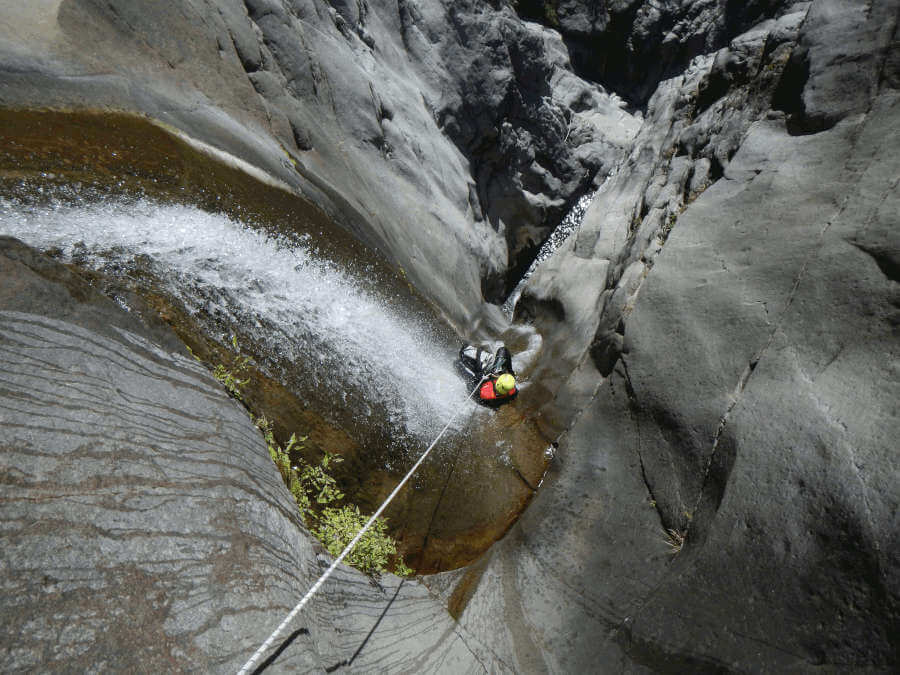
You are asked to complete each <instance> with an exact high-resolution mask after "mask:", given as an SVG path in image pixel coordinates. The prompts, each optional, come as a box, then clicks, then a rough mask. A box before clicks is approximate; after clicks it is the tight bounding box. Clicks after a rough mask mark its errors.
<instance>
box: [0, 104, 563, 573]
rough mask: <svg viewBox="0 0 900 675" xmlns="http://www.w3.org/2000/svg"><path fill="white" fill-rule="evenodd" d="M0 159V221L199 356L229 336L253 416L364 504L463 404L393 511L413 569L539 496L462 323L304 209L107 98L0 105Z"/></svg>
mask: <svg viewBox="0 0 900 675" xmlns="http://www.w3.org/2000/svg"><path fill="white" fill-rule="evenodd" d="M0 167H2V168H3V171H0V234H2V235H9V236H13V237H16V238H18V239H21V240H22V241H24V242H25V243H27V244H29V245H31V246H33V247H35V248H37V249H39V250H42V251H44V252H47V253H48V254H49V255H51V256H52V257H55V258H56V259H57V260H60V261H61V262H63V263H67V264H71V265H73V266H74V267H75V268H76V269H77V270H78V271H79V272H81V273H82V274H85V275H86V276H87V277H88V278H90V279H92V281H93V283H95V285H97V287H98V288H99V289H101V290H102V291H104V292H105V293H107V294H108V295H109V296H110V297H112V298H113V299H115V300H116V301H117V302H118V303H119V304H120V305H121V306H122V307H123V308H124V309H125V310H127V311H132V312H136V313H137V314H141V315H143V313H144V312H147V311H149V312H150V313H152V315H153V316H154V318H156V319H157V320H158V318H162V319H163V320H164V321H167V322H168V323H170V324H171V325H172V326H173V327H174V328H175V330H176V331H177V332H178V333H179V335H180V336H181V337H182V339H184V340H185V341H186V342H187V343H188V344H190V343H191V340H194V341H195V344H196V345H198V346H203V345H206V350H207V357H208V358H207V360H208V361H210V362H211V363H210V365H213V363H212V360H213V358H216V355H217V354H218V356H219V357H221V355H222V354H223V353H224V352H223V350H224V349H225V347H224V346H227V345H229V344H230V342H231V336H232V335H237V336H238V343H239V345H240V348H241V351H242V352H244V353H247V354H249V355H251V356H252V357H253V359H254V361H255V363H256V365H257V366H258V367H259V369H260V370H261V371H262V374H263V375H264V376H265V377H264V378H263V379H261V380H260V382H259V386H260V387H261V389H260V390H259V392H261V393H259V392H258V393H259V396H260V397H261V398H260V400H259V401H258V402H259V403H260V404H264V405H266V406H268V405H270V404H271V405H272V406H275V408H276V409H275V410H271V409H269V408H266V409H262V410H256V412H257V414H266V415H269V416H274V419H275V422H276V426H277V425H278V424H279V423H280V424H281V427H282V431H283V432H285V433H287V434H289V433H290V432H291V431H297V432H298V433H299V434H304V435H306V434H308V435H309V440H308V442H307V447H306V448H305V449H304V452H307V453H312V455H311V456H310V457H309V459H311V460H313V461H316V459H317V455H316V454H315V453H320V452H324V451H329V452H335V453H337V454H340V455H341V456H342V457H343V459H344V462H343V463H342V464H340V465H338V466H339V467H341V468H340V469H338V470H337V471H338V479H339V480H341V481H342V486H341V487H342V489H343V490H344V491H345V492H346V493H347V496H348V499H349V500H351V501H353V502H355V503H357V504H359V505H360V507H361V508H362V509H363V510H365V511H368V512H371V511H373V510H374V509H375V507H377V506H378V505H379V504H380V503H381V501H382V500H383V499H384V497H385V496H386V495H387V494H388V493H389V492H390V490H391V489H392V488H393V486H394V485H396V483H397V481H398V480H399V478H400V477H401V476H402V475H403V474H404V473H405V472H406V470H407V469H408V468H409V466H410V465H411V464H412V462H413V461H414V460H415V458H417V457H418V456H419V454H420V453H421V452H422V451H423V450H424V449H425V447H427V445H428V443H430V442H431V440H433V439H434V437H435V436H436V435H437V434H438V432H439V431H440V430H441V429H442V428H443V426H444V425H445V424H446V423H447V422H448V421H449V420H450V419H451V418H454V416H455V415H457V413H460V414H459V415H458V416H456V417H455V422H454V424H453V426H452V427H451V429H450V431H449V432H448V434H447V435H445V437H444V438H443V439H442V441H441V447H440V448H438V449H437V450H438V451H437V452H435V453H434V454H433V455H432V456H431V457H429V459H428V461H427V462H425V463H424V464H423V466H422V467H421V468H420V469H419V471H418V472H417V475H416V476H415V478H414V480H413V481H412V482H411V483H410V484H409V486H408V487H407V488H406V489H405V490H404V491H403V492H402V493H401V495H400V496H398V498H397V499H396V500H395V502H394V503H392V505H391V508H390V509H389V510H388V511H387V512H386V513H387V516H388V520H389V523H390V526H391V530H392V533H393V534H394V535H395V536H396V537H398V538H399V540H400V544H401V550H402V551H403V553H404V555H405V556H407V561H408V562H411V563H412V565H413V566H414V567H415V568H416V569H417V570H418V571H420V572H426V573H427V572H436V571H441V570H445V569H453V568H455V567H459V566H460V565H463V564H466V563H468V562H471V561H472V560H474V559H475V558H477V557H478V556H479V555H480V554H481V553H483V552H484V550H485V549H486V548H488V547H489V546H490V545H491V544H492V543H493V542H494V541H496V540H497V539H498V538H499V537H500V536H502V534H503V533H504V532H505V531H506V530H507V529H508V528H509V526H510V525H511V524H512V522H513V521H514V520H515V519H516V518H517V517H518V514H519V513H520V512H521V510H522V509H523V508H524V507H525V505H526V504H527V503H528V501H529V500H530V499H531V497H532V495H533V494H534V490H535V486H536V485H537V484H538V482H539V481H540V479H541V476H542V475H543V473H544V471H545V469H546V466H547V461H548V458H547V457H546V456H545V454H544V450H545V448H546V445H547V443H546V441H545V440H544V439H543V438H542V437H541V436H540V434H539V433H538V432H537V429H536V426H535V423H534V421H533V419H532V418H527V417H526V416H525V408H524V407H523V406H520V405H519V402H517V404H515V405H513V406H506V407H505V408H504V409H501V410H499V411H490V410H486V409H484V408H482V407H480V406H477V405H476V404H475V403H473V402H472V401H469V400H468V399H467V396H468V393H469V392H468V391H466V383H465V382H464V381H463V380H462V379H461V378H460V377H459V375H458V374H457V372H456V371H455V369H454V365H453V362H454V359H455V357H456V352H457V349H458V347H459V342H458V338H457V336H456V335H455V333H454V332H453V331H452V330H451V329H450V327H449V326H448V325H447V324H446V323H445V322H444V321H443V320H442V319H441V317H440V315H439V313H438V312H437V311H435V310H434V308H432V307H431V306H430V305H429V304H428V303H427V302H425V301H424V300H423V299H422V298H421V296H419V295H418V294H417V293H416V292H415V290H414V289H412V288H410V287H409V286H408V284H407V283H406V281H405V279H404V278H403V276H402V275H401V274H398V273H397V271H396V270H395V269H393V268H392V267H391V266H390V265H388V264H387V262H386V261H385V260H383V259H382V258H381V257H379V256H378V254H377V253H376V252H374V251H371V250H369V249H367V248H366V247H365V246H363V245H362V244H360V242H359V241H357V240H355V239H354V238H353V237H352V236H350V235H349V233H348V232H346V231H345V230H343V229H342V228H340V227H338V226H337V224H336V223H335V222H334V221H333V220H331V219H330V218H329V217H328V216H327V215H326V214H324V212H323V211H322V210H321V209H319V208H318V207H317V206H316V205H314V204H311V203H309V202H308V201H305V200H304V199H303V198H302V197H299V196H297V195H296V194H292V193H291V192H289V191H286V190H282V189H280V188H276V187H275V186H273V185H270V184H267V183H265V182H260V181H259V180H258V179H257V178H255V177H253V176H250V175H248V174H246V173H244V172H243V171H241V170H240V169H239V167H236V166H232V165H228V164H227V163H225V164H223V163H222V162H221V161H220V159H219V158H212V157H210V156H208V155H205V154H204V153H202V152H200V151H199V150H197V149H196V148H195V147H194V146H192V145H191V144H190V143H186V142H184V141H183V139H180V138H179V137H176V136H173V135H171V134H169V133H168V132H167V131H166V130H164V129H161V128H159V127H157V126H155V125H153V124H152V123H149V122H148V121H146V120H144V119H141V118H135V117H129V116H127V115H121V114H115V113H113V114H94V113H60V112H52V111H42V112H28V111H24V112H15V111H0ZM210 341H211V343H212V344H214V345H215V346H214V347H211V346H210ZM511 346H512V347H513V349H514V351H516V350H518V354H519V355H520V358H521V355H522V354H524V353H525V352H526V351H527V350H528V349H531V351H533V350H534V349H535V347H534V346H533V345H531V346H530V347H529V346H528V345H526V344H524V343H523V344H522V345H519V346H514V345H511ZM217 350H219V351H217ZM523 350H524V351H523ZM514 358H515V357H514ZM519 365H520V366H521V362H520V364H519ZM250 393H251V394H252V393H253V392H252V391H251V392H250ZM520 398H521V397H520ZM304 456H306V455H304ZM410 556H411V557H410Z"/></svg>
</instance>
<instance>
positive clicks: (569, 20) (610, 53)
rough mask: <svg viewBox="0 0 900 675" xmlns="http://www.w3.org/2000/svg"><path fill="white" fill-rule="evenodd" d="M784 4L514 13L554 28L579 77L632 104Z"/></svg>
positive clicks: (550, 5)
mask: <svg viewBox="0 0 900 675" xmlns="http://www.w3.org/2000/svg"><path fill="white" fill-rule="evenodd" d="M790 4H791V3H790V2H784V1H783V0H749V1H746V0H742V1H740V2H738V1H736V0H694V1H693V2H672V1H669V2H658V1H652V2H648V1H644V0H608V1H607V0H601V1H599V2H597V1H596V0H547V1H545V0H520V2H519V3H518V10H519V12H520V13H521V14H522V15H523V16H525V17H528V18H530V19H532V20H534V21H540V22H542V23H546V24H548V25H551V26H553V27H554V28H557V29H558V30H559V31H560V33H562V36H563V39H564V40H565V42H566V44H567V46H568V47H569V49H570V50H571V53H572V61H573V64H574V65H575V68H576V71H577V72H578V73H579V74H580V75H582V76H583V77H586V78H587V79H589V80H593V81H599V82H602V83H603V84H604V85H605V86H608V87H609V88H610V89H612V90H613V91H616V92H618V93H619V94H621V95H622V96H624V97H626V98H627V99H628V100H629V101H631V102H633V103H634V104H636V105H643V104H645V103H646V102H647V100H648V99H649V98H650V96H651V95H652V94H653V92H654V91H655V90H656V87H657V85H658V84H659V83H660V81H662V80H663V79H668V78H670V77H672V76H673V75H677V74H679V73H681V72H682V71H683V70H684V69H685V68H686V67H687V65H688V64H689V63H690V61H691V60H692V59H693V58H694V57H695V56H697V55H699V54H708V53H711V52H714V51H716V50H717V49H720V48H722V47H724V46H726V45H727V44H728V43H729V41H730V40H732V39H733V38H734V37H736V36H737V35H739V34H741V33H743V32H744V31H746V30H747V29H749V28H750V27H752V26H753V25H754V24H757V23H759V22H760V21H762V20H764V19H768V18H773V17H776V16H779V15H780V14H781V13H783V12H784V9H785V7H787V6H789V5H790Z"/></svg>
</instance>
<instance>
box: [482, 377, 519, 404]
mask: <svg viewBox="0 0 900 675" xmlns="http://www.w3.org/2000/svg"><path fill="white" fill-rule="evenodd" d="M495 381H496V380H494V379H493V378H492V379H489V380H488V381H487V382H485V383H484V384H482V385H481V389H479V390H478V398H480V399H481V400H482V402H484V403H503V402H505V401H509V400H510V399H512V398H514V397H515V395H516V394H518V393H519V392H518V390H517V389H516V388H515V387H513V388H512V389H510V390H509V391H508V392H507V393H506V394H499V393H497V390H496V389H494V382H495Z"/></svg>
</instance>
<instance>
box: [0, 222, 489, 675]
mask: <svg viewBox="0 0 900 675" xmlns="http://www.w3.org/2000/svg"><path fill="white" fill-rule="evenodd" d="M0 247H2V248H0V250H2V251H3V254H4V255H0V458H2V459H0V523H2V530H0V578H2V580H3V581H2V592H0V614H2V616H3V617H4V621H3V627H2V632H0V668H2V670H3V671H4V672H12V671H20V670H32V669H34V670H40V671H42V672H48V671H50V672H53V671H88V670H115V671H123V672H139V671H140V672H179V671H204V672H234V671H236V670H237V669H238V668H239V667H240V666H241V665H242V664H243V663H244V661H245V660H246V659H247V658H248V657H249V656H250V654H251V653H252V652H253V651H254V650H255V649H256V648H257V647H258V646H259V644H261V643H262V642H263V640H264V639H265V638H266V637H268V635H269V633H270V632H271V631H272V630H273V629H274V628H275V626H277V625H278V624H279V623H280V622H281V620H282V619H283V618H284V616H285V615H286V614H287V613H288V612H289V611H290V609H291V608H292V607H293V606H294V604H295V603H296V602H297V600H298V599H299V598H300V596H301V595H302V594H303V593H304V592H305V591H306V589H307V588H308V587H309V586H310V585H311V583H312V581H314V579H315V578H316V576H318V574H319V573H320V571H321V570H322V569H324V566H326V565H327V564H328V562H329V561H328V559H327V556H325V555H322V554H319V555H317V550H321V549H320V547H318V545H317V544H316V543H314V541H313V540H311V539H310V538H309V535H308V534H307V533H306V532H305V530H304V529H303V527H302V525H301V524H300V522H299V517H298V512H297V510H296V507H295V505H294V503H293V500H292V499H291V497H290V495H289V494H288V493H287V491H286V489H285V488H284V486H283V484H282V482H281V478H280V476H279V474H278V472H277V470H276V469H275V467H274V466H273V464H272V462H271V460H270V459H269V456H268V452H267V451H266V448H265V445H264V443H263V441H262V439H261V437H260V435H259V433H258V432H257V431H256V429H255V428H254V427H253V425H252V424H251V423H250V420H249V419H248V417H247V414H246V412H245V411H244V410H243V409H242V408H241V407H240V406H239V405H237V404H236V403H235V402H234V401H233V400H231V399H229V398H228V397H227V396H226V395H225V393H224V391H222V390H221V389H220V388H219V386H218V385H217V384H216V383H215V382H214V381H213V380H212V378H211V376H210V375H209V374H208V372H207V371H206V370H205V369H204V368H203V367H202V366H201V365H200V364H198V363H197V362H195V361H194V360H193V359H191V358H190V357H189V356H188V355H186V354H183V353H181V352H180V350H177V349H174V347H175V346H176V343H175V342H174V341H172V342H170V343H169V345H168V347H169V348H164V347H162V346H161V345H160V344H159V342H160V341H154V340H150V339H148V338H147V337H146V335H148V334H152V333H153V332H158V329H156V331H154V329H148V328H147V327H144V326H142V325H140V324H139V323H138V322H137V321H136V320H135V319H134V318H132V317H131V316H128V315H126V314H125V313H124V312H122V311H121V310H120V309H119V308H118V307H117V306H116V305H115V304H113V303H112V302H111V301H108V300H106V299H104V298H102V297H100V296H99V295H97V294H96V293H95V292H94V291H93V290H92V289H91V288H90V287H89V286H87V285H86V284H85V283H84V282H82V281H80V280H79V279H78V278H77V277H75V276H74V275H73V274H71V273H70V272H68V271H67V270H65V269H64V268H61V267H60V266H58V265H56V264H54V263H51V262H49V261H47V260H46V259H42V258H40V257H39V256H37V255H35V254H33V253H32V252H31V251H30V250H29V249H27V248H26V247H24V246H22V245H21V244H19V243H18V242H15V241H14V240H10V239H3V240H2V241H0ZM54 303H55V307H56V309H55V311H54V309H53V307H54ZM29 309H30V310H31V311H25V310H29ZM36 312H38V313H36ZM291 631H293V632H294V633H293V634H292V635H285V636H283V638H282V639H283V640H284V639H286V638H288V637H289V636H291V637H293V639H292V640H291V641H290V644H289V645H288V646H287V647H286V648H285V649H284V651H283V652H281V653H280V655H279V656H278V658H277V659H276V660H275V662H274V663H273V664H272V667H271V668H270V669H269V672H281V671H290V672H321V671H322V670H323V669H325V668H330V667H332V666H335V665H337V664H344V665H345V667H346V668H347V669H349V670H350V671H351V672H354V671H359V672H371V671H372V670H373V669H374V670H388V671H392V672H423V671H431V672H435V671H438V670H441V669H442V668H445V667H446V668H449V669H451V670H452V671H453V672H470V671H481V670H482V667H481V666H480V665H479V663H478V661H477V659H476V657H475V656H474V655H473V654H472V652H471V651H470V649H469V647H467V646H466V643H467V642H469V643H475V642H476V641H475V640H473V639H472V638H471V637H468V636H465V635H464V634H462V633H461V632H460V631H459V630H458V629H457V628H456V627H455V626H454V623H453V621H452V619H451V618H450V616H449V615H448V614H447V613H446V612H445V610H444V609H443V608H441V607H440V605H439V604H438V603H437V602H435V601H434V600H433V599H432V598H431V597H430V596H429V595H428V592H427V590H426V589H425V588H424V587H422V586H420V585H419V584H417V583H416V582H410V581H401V580H399V579H397V578H395V577H392V576H389V575H388V576H385V577H384V578H383V579H382V580H381V585H377V584H374V583H373V582H372V581H371V580H370V579H368V578H367V577H365V576H363V575H361V574H359V573H358V572H356V571H354V570H350V569H349V568H341V569H340V570H339V571H338V572H337V573H336V574H335V576H334V577H332V579H331V580H329V582H328V584H326V586H325V587H324V588H323V589H322V591H321V592H320V594H319V595H318V596H316V598H315V599H314V600H313V602H312V603H311V604H310V606H308V608H307V609H306V610H305V611H304V613H303V614H301V615H300V616H299V617H298V618H297V620H296V621H295V623H294V625H293V626H291V627H290V628H289V631H288V633H289V634H291Z"/></svg>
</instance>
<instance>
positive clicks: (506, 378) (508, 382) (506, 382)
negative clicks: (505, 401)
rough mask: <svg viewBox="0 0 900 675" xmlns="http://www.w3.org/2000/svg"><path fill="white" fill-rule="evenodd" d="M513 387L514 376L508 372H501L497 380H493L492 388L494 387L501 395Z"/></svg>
mask: <svg viewBox="0 0 900 675" xmlns="http://www.w3.org/2000/svg"><path fill="white" fill-rule="evenodd" d="M515 388H516V378H514V377H513V376H512V375H510V374H509V373H503V375H501V376H500V377H498V378H497V381H496V382H494V389H496V390H497V393H498V394H500V395H501V396H505V395H506V394H508V393H509V392H511V391H512V390H513V389H515Z"/></svg>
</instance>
